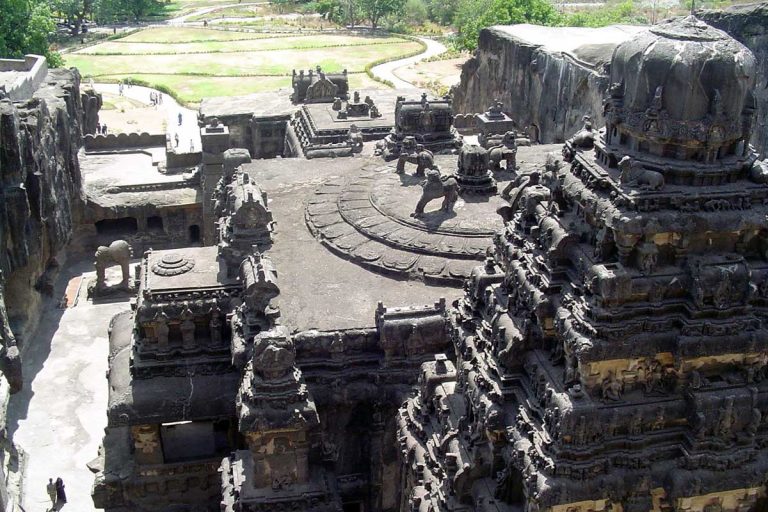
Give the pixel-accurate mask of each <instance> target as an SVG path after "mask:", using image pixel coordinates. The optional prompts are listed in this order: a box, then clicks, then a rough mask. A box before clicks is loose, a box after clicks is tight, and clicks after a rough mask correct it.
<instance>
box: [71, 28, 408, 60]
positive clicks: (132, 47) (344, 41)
mask: <svg viewBox="0 0 768 512" xmlns="http://www.w3.org/2000/svg"><path fill="white" fill-rule="evenodd" d="M219 32H222V33H224V34H229V33H231V32H225V31H219ZM126 39H128V38H126ZM123 41H124V40H118V41H110V42H106V43H102V44H99V45H96V46H92V47H90V48H85V49H83V50H80V51H78V52H75V53H76V54H77V55H99V54H106V55H116V54H122V55H147V54H170V55H173V54H179V53H215V52H230V53H235V52H247V51H255V52H257V51H267V50H284V49H297V50H298V49H303V48H317V47H330V46H368V45H382V44H399V43H410V42H411V41H409V40H407V39H401V38H398V37H387V38H381V37H359V36H346V35H330V34H329V35H323V34H307V35H304V36H279V37H274V36H272V37H269V36H268V35H267V34H265V37H261V38H251V39H245V40H234V41H207V42H200V43H135V42H123Z"/></svg>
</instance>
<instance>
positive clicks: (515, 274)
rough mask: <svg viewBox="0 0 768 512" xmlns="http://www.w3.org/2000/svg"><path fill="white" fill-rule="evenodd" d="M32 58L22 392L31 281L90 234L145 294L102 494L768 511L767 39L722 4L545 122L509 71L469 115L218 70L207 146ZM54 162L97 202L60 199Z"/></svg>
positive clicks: (620, 50)
mask: <svg viewBox="0 0 768 512" xmlns="http://www.w3.org/2000/svg"><path fill="white" fill-rule="evenodd" d="M28 61H29V62H31V63H33V64H35V63H36V64H35V65H36V66H37V67H38V68H40V70H39V74H40V77H38V78H39V80H37V81H36V82H35V81H27V82H23V83H24V84H25V87H24V88H20V87H16V88H8V89H7V90H6V92H5V96H6V97H5V99H2V100H0V107H1V108H0V114H2V116H3V117H2V121H3V122H2V123H0V139H2V141H3V146H2V147H1V148H0V157H2V158H0V165H2V166H3V167H2V171H3V179H4V181H3V187H4V189H3V190H4V192H3V196H2V197H3V198H6V200H8V198H11V199H14V198H15V199H14V201H15V202H14V203H13V204H19V205H21V204H24V205H27V206H26V208H27V209H28V210H29V209H30V208H31V210H29V215H27V220H26V221H25V220H24V218H23V216H18V215H9V214H8V213H7V212H6V211H5V210H3V211H0V214H1V215H0V221H2V224H0V228H3V229H6V228H4V226H9V227H8V228H7V229H6V231H7V232H8V233H10V235H8V237H6V238H8V239H13V240H24V236H23V233H33V232H40V233H44V234H45V236H44V238H45V240H48V241H47V242H46V248H47V249H45V250H47V251H51V255H48V256H46V258H40V259H39V261H38V260H34V258H32V257H33V256H34V255H35V253H34V250H31V249H30V250H29V251H28V252H29V254H26V253H25V254H21V253H20V252H19V251H20V249H19V247H21V246H20V245H19V244H16V245H14V246H13V247H14V248H15V249H14V251H15V252H14V251H8V252H7V254H8V255H9V258H10V259H8V261H7V262H6V260H5V259H0V268H1V269H2V270H3V272H5V273H7V276H6V281H5V301H6V303H8V308H7V310H6V307H5V306H3V301H2V299H3V295H2V293H1V292H3V288H0V327H2V330H0V334H2V336H0V342H2V343H0V356H2V357H0V363H2V364H0V369H1V370H2V371H3V373H4V375H5V379H6V381H7V383H6V382H0V387H2V389H0V391H2V392H3V393H4V394H7V393H10V392H15V391H17V390H18V389H19V387H20V386H21V382H22V379H21V371H20V370H19V368H20V363H19V355H18V354H19V349H18V347H17V341H16V339H15V338H14V334H13V333H12V332H11V327H13V326H20V325H21V321H20V320H19V318H21V312H20V310H19V307H18V306H17V305H15V304H17V303H18V301H19V295H18V293H19V290H22V289H24V286H23V285H24V283H27V284H28V283H29V282H36V284H35V288H36V289H38V288H39V289H42V290H45V289H47V288H52V285H50V283H49V281H50V280H51V279H52V278H51V277H50V276H49V277H48V278H45V276H46V275H48V274H47V273H50V272H54V267H55V265H53V263H50V262H51V260H53V262H55V259H54V258H53V255H54V253H55V251H56V250H59V249H60V248H61V247H63V246H64V244H65V239H66V238H67V236H66V235H67V234H71V235H72V236H73V239H74V240H76V241H77V243H78V244H81V245H82V246H83V247H86V248H88V251H89V252H88V255H87V258H88V261H93V260H95V266H96V278H90V279H91V282H90V283H88V285H87V286H83V287H82V288H83V292H82V297H80V295H78V297H80V299H79V300H82V301H86V302H87V303H88V304H93V305H96V304H102V303H115V302H120V301H122V303H124V306H125V307H124V308H123V309H122V310H121V311H122V312H120V313H119V314H117V315H116V316H114V318H112V319H111V321H110V322H109V326H108V337H109V350H108V353H109V356H108V363H109V370H108V372H107V375H106V380H105V382H104V386H105V387H107V388H108V404H107V410H106V416H107V426H106V429H105V431H104V437H103V440H102V443H101V446H100V448H99V451H98V454H96V453H94V454H92V455H93V456H94V457H95V459H94V460H92V461H91V462H90V463H89V464H88V468H89V469H90V470H91V471H92V472H93V474H94V475H95V478H94V483H93V488H92V499H93V504H94V505H95V507H96V508H98V509H104V510H107V511H109V512H150V511H151V512H166V511H167V512H171V511H174V512H181V511H184V512H202V511H214V510H215V511H218V512H256V511H258V512H273V511H275V512H289V511H291V512H449V511H452V512H470V511H473V512H474V511H478V512H609V511H611V512H651V511H653V512H662V511H664V512H666V511H677V512H746V511H756V512H760V511H766V510H768V488H767V487H766V485H767V484H768V425H766V423H768V325H766V324H767V323H768V159H766V160H761V159H760V155H758V153H757V152H756V150H755V149H754V147H753V146H752V145H750V140H751V139H752V135H753V133H752V132H753V127H754V126H755V115H756V114H755V113H756V111H758V110H759V109H760V108H762V106H761V104H760V102H759V101H758V99H757V97H756V93H755V84H756V81H757V80H758V77H759V76H760V75H759V71H758V68H759V65H758V64H759V63H758V62H757V59H756V58H755V56H754V54H753V53H752V52H751V51H750V50H749V49H748V48H747V47H745V46H744V45H742V44H741V43H740V42H738V41H737V40H735V39H733V38H732V37H731V36H730V35H728V34H727V33H726V32H723V31H721V30H719V29H715V28H713V27H712V26H710V25H707V24H706V23H704V22H702V21H700V20H699V19H697V18H696V17H693V16H689V17H685V18H678V19H672V20H668V21H664V22H661V23H659V24H657V25H654V26H652V27H649V28H647V29H644V30H641V29H639V28H638V29H637V30H634V29H633V30H631V31H627V33H626V34H625V37H624V38H623V40H622V41H619V42H615V44H614V49H613V52H612V57H611V59H610V63H609V65H608V63H606V66H605V70H607V73H608V75H609V76H608V77H607V79H608V80H609V85H608V86H607V87H605V88H604V89H605V91H606V92H605V94H604V97H603V101H602V109H601V111H599V112H586V111H585V112H578V113H577V114H576V113H574V114H573V115H574V116H575V115H577V118H578V119H580V120H581V124H582V125H583V126H582V128H581V129H579V130H578V131H576V132H575V133H573V134H571V135H570V136H569V137H568V138H567V140H564V141H563V140H562V139H561V142H560V143H558V144H547V145H544V144H537V143H536V142H537V141H536V137H532V136H531V135H530V133H532V132H531V131H528V132H527V133H526V129H525V128H523V127H521V126H519V125H518V121H517V120H516V115H515V112H514V111H509V109H508V107H505V105H507V106H508V105H509V104H510V102H509V100H508V98H504V97H502V96H499V99H498V100H495V101H493V102H492V103H491V102H489V105H488V109H487V111H486V112H484V113H481V112H475V113H467V112H462V113H461V115H456V112H455V111H454V109H455V105H456V104H455V103H453V102H454V99H455V96H454V97H453V98H452V97H443V98H435V97H432V96H430V95H428V94H426V93H424V92H423V91H421V90H417V89H413V90H397V91H386V90H361V91H355V90H351V89H350V88H349V81H348V77H347V73H346V71H345V72H343V73H336V74H326V73H324V72H323V71H322V69H321V68H319V67H318V68H316V69H314V70H308V71H306V72H305V71H298V72H294V74H293V78H292V91H287V92H286V91H281V92H280V93H279V94H278V93H269V94H267V93H258V94H254V95H249V96H242V97H234V98H212V99H206V100H204V101H203V103H202V105H201V107H200V112H199V128H200V144H199V146H200V147H199V148H197V150H196V151H195V150H193V149H194V146H195V145H194V144H192V146H193V148H192V149H190V151H189V152H188V153H187V152H184V151H182V149H180V148H177V147H176V146H177V145H174V144H173V143H172V141H171V139H170V137H165V136H163V135H160V134H158V135H151V134H146V133H144V134H130V135H125V136H103V135H93V131H94V127H95V124H96V120H97V116H98V109H99V106H100V104H101V98H100V96H99V95H98V94H96V93H94V92H92V91H89V92H88V93H83V94H79V92H78V91H79V89H78V88H79V75H78V74H77V72H65V71H55V72H51V73H50V74H49V75H48V78H47V79H45V80H44V79H43V78H44V74H45V73H47V70H46V69H43V68H42V64H40V63H39V62H38V61H35V59H34V58H30V59H28ZM9 62H10V61H9ZM22 64H23V63H21V61H19V62H16V63H12V66H11V64H9V66H11V67H13V70H12V71H13V76H12V77H13V79H14V80H15V79H16V77H17V74H18V73H22V71H18V70H17V68H18V69H21V68H22ZM534 64H535V63H531V65H530V66H529V67H530V68H531V71H530V72H531V73H534V72H535V69H533V68H534V67H535V66H534ZM541 66H544V67H546V66H545V64H541ZM466 69H467V68H465V71H466ZM486 71H487V70H482V72H483V73H485V72H486ZM27 73H32V71H27ZM68 73H69V74H68ZM2 76H3V75H0V78H1V77H2ZM8 76H11V75H8ZM8 80H10V78H9V79H8ZM57 80H58V82H57ZM46 81H47V83H48V85H47V86H45V85H42V84H44V83H45V82H46ZM38 82H39V83H38ZM9 83H10V82H9ZM57 84H58V85H57ZM8 87H10V86H8ZM35 87H37V89H35ZM27 89H28V90H27ZM4 90H5V89H4ZM457 94H459V96H461V95H462V94H463V95H466V94H467V91H458V93H457ZM30 95H32V96H30ZM25 98H26V99H25ZM30 98H32V100H30ZM25 102H26V103H25ZM67 112H69V113H70V114H67ZM67 115H71V116H72V119H73V121H71V122H67V121H66V119H69V118H68V117H67ZM56 116H58V117H59V118H61V119H59V121H58V122H57V124H55V126H58V127H59V128H58V131H56V130H53V129H52V128H51V126H53V125H52V124H51V123H52V121H51V119H52V118H54V117H56ZM38 119H39V120H40V121H39V123H40V124H41V126H44V127H46V128H45V129H47V130H49V133H48V135H47V136H46V137H40V140H39V141H38V140H37V139H34V138H30V137H29V136H28V135H23V136H22V135H20V134H21V131H22V128H23V130H26V132H24V133H34V129H33V128H34V126H33V124H34V122H37V120H38ZM62 119H63V120H64V121H62ZM526 128H530V127H526ZM41 129H42V128H40V127H38V131H39V130H41ZM83 134H86V135H83ZM478 134H479V138H475V135H478ZM531 139H534V140H533V141H532V140H531ZM80 140H82V141H84V142H83V144H84V146H83V147H79V146H78V145H77V144H78V143H77V141H80ZM66 141H70V142H66ZM35 144H38V145H40V146H41V147H44V148H47V149H45V151H49V152H50V153H51V155H53V156H51V157H50V158H46V159H43V160H41V161H40V162H41V163H40V165H39V166H38V167H34V166H33V167H30V166H29V165H26V164H23V163H22V161H23V159H24V155H28V154H32V153H34V152H35V151H37V150H35V149H34V148H33V146H34V145H35ZM56 144H58V146H56ZM67 144H70V145H67ZM54 146H56V147H58V148H59V150H60V148H62V147H64V148H67V152H66V154H65V155H63V156H62V155H60V154H58V153H56V151H59V150H57V149H56V147H54ZM763 156H765V155H763ZM120 162H128V163H129V164H128V165H131V166H134V165H135V172H134V173H133V174H131V173H119V172H114V171H113V170H112V169H114V168H118V167H119V165H123V164H120ZM25 165H26V166H25ZM36 165H37V164H36ZM45 165H53V166H54V167H55V168H56V169H59V170H60V173H59V174H56V176H57V177H56V178H55V179H52V180H50V182H45V180H49V178H48V176H49V174H50V173H52V172H53V171H52V170H50V169H48V168H47V167H45ZM115 166H117V167H115ZM142 166H143V167H142ZM6 169H11V170H12V171H13V173H11V172H6ZM81 171H82V172H81ZM57 172H58V171H57ZM25 173H27V174H25ZM24 176H26V178H25V177H24ZM40 180H42V181H40ZM81 180H82V182H81ZM131 180H133V181H131ZM142 180H145V181H144V182H142ZM56 183H61V184H63V185H66V187H64V186H63V185H62V186H61V187H59V189H60V190H61V197H60V198H58V199H57V200H58V203H57V204H58V206H57V208H59V209H61V208H64V206H66V207H68V208H70V209H71V212H75V211H78V212H79V213H78V214H77V215H76V214H74V213H71V212H70V213H71V215H69V214H68V215H69V216H64V215H62V214H60V212H59V210H55V211H48V210H46V209H47V208H48V209H49V207H48V206H45V205H48V204H52V203H51V202H52V201H53V202H55V201H54V198H48V193H47V192H44V191H46V190H48V189H49V188H52V186H53V184H56ZM65 189H66V190H65ZM81 192H82V193H81ZM8 204H11V203H8ZM40 205H43V206H40ZM38 208H42V209H43V210H45V211H38V210H37V209H38ZM56 212H58V213H56ZM44 218H51V219H54V220H56V223H57V224H55V225H54V224H50V226H53V227H50V228H45V226H46V224H45V223H44V222H43V221H42V220H41V219H44ZM25 222H26V223H27V224H25ZM51 222H53V221H51ZM30 223H31V224H30ZM30 226H32V227H30ZM56 226H58V227H56ZM54 228H55V229H54ZM46 229H47V231H46ZM35 230H37V231H35ZM3 233H4V231H3V230H2V229H0V234H3ZM4 236H5V235H4ZM41 236H42V235H41ZM0 242H2V243H3V244H5V243H6V241H5V240H0ZM30 244H31V242H29V243H27V245H25V246H24V247H27V246H29V247H33V245H30ZM3 247H5V246H4V245H3ZM41 250H42V249H41ZM46 254H47V253H46ZM30 255H32V256H30ZM1 257H2V258H5V255H2V256H1ZM25 258H27V259H25ZM30 258H32V259H31V260H30ZM90 258H93V260H91V259H90ZM28 260H29V261H38V263H40V265H39V268H38V267H34V265H32V266H30V264H29V263H28ZM43 261H48V262H49V263H48V264H47V267H46V266H45V265H43V264H42V263H41V262H43ZM25 265H26V267H25ZM23 268H26V269H27V271H28V272H32V270H30V269H34V268H37V269H38V270H39V271H40V272H39V273H40V276H39V279H37V281H35V280H34V279H32V278H30V277H29V275H27V274H24V273H20V272H21V271H20V270H19V269H23ZM43 269H45V270H44V272H43ZM25 272H26V271H25ZM32 273H34V272H32ZM30 275H31V274H30ZM77 293H78V294H79V293H80V292H79V291H78V292H77ZM11 299H14V300H11ZM29 304H30V305H29V310H31V309H32V307H33V306H35V304H32V303H29ZM62 307H64V308H66V307H70V306H68V305H67V301H66V300H65V301H64V304H63V305H62ZM71 307H74V306H71ZM77 307H79V306H77ZM114 311H116V310H113V311H112V313H110V316H111V315H112V314H114ZM28 320H29V319H28ZM32 320H34V319H31V320H30V321H32ZM105 325H106V321H105ZM17 330H19V329H18V328H17ZM105 336H107V333H105ZM19 344H20V345H23V343H21V342H20V343H19ZM6 388H7V389H6ZM4 450H7V448H4ZM2 455H3V457H4V456H5V455H6V452H5V451H4V452H3V453H2ZM6 466H7V465H6ZM6 466H4V467H6ZM0 501H2V502H3V504H4V503H5V502H6V501H7V496H6V489H5V487H4V486H0Z"/></svg>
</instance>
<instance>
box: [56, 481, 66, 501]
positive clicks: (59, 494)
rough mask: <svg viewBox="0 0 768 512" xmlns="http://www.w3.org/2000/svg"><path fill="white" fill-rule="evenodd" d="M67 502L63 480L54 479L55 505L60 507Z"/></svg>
mask: <svg viewBox="0 0 768 512" xmlns="http://www.w3.org/2000/svg"><path fill="white" fill-rule="evenodd" d="M66 502H67V493H66V492H64V480H62V479H61V477H59V478H57V479H56V506H57V507H58V508H61V507H62V505H64V504H65V503H66Z"/></svg>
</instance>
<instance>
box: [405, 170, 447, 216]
mask: <svg viewBox="0 0 768 512" xmlns="http://www.w3.org/2000/svg"><path fill="white" fill-rule="evenodd" d="M421 186H422V191H421V198H420V199H419V202H418V203H417V204H416V211H415V212H414V213H412V214H411V217H421V216H422V215H424V207H425V206H427V203H429V202H430V201H432V200H433V199H440V198H441V197H442V198H443V204H442V206H441V207H440V210H441V211H443V212H452V211H453V205H454V204H456V201H457V200H458V199H459V183H458V182H457V181H456V178H454V177H453V176H440V171H439V170H437V169H430V170H428V171H427V179H426V180H424V181H422V182H421Z"/></svg>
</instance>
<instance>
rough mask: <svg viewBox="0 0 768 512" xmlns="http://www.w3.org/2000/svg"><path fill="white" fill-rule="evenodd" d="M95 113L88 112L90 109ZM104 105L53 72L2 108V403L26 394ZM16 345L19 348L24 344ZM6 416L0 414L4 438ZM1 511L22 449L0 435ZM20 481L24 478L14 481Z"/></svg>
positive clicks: (67, 74) (75, 80) (70, 76)
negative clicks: (24, 358)
mask: <svg viewBox="0 0 768 512" xmlns="http://www.w3.org/2000/svg"><path fill="white" fill-rule="evenodd" d="M84 104H85V105H87V106H88V109H87V110H88V111H87V112H86V111H85V110H84V108H83V105H84ZM100 105H101V98H100V97H99V96H98V95H95V94H94V93H93V92H92V91H88V92H84V93H81V92H80V75H79V73H78V72H77V70H51V71H49V72H48V75H47V77H46V79H45V82H44V83H43V84H42V85H41V86H40V87H39V88H38V89H37V91H35V92H34V94H33V96H32V97H31V98H30V99H28V100H24V101H18V102H15V103H12V102H11V101H9V100H1V101H0V372H2V377H0V403H2V404H6V403H7V397H8V393H14V392H16V391H18V390H19V389H21V386H22V372H21V359H20V356H19V348H20V345H23V344H24V343H33V342H34V341H33V339H32V338H31V334H32V332H33V330H34V328H35V327H36V325H37V319H38V315H37V311H38V310H39V307H40V302H41V300H42V297H43V294H46V293H51V292H52V281H53V279H54V277H55V274H56V269H57V268H58V265H59V263H58V262H57V257H59V258H60V257H61V253H62V251H63V249H64V247H65V245H66V244H67V242H68V240H69V238H70V235H71V234H72V228H73V226H74V225H75V224H76V223H77V222H78V219H79V216H80V215H82V210H83V194H82V186H81V181H80V166H79V164H78V159H77V152H78V149H79V147H80V143H81V138H82V133H81V129H82V128H81V127H83V126H91V125H93V126H95V123H96V121H95V120H94V119H93V117H94V116H97V115H98V107H99V106H100ZM17 340H18V341H19V343H18V344H17ZM5 421H6V411H5V407H4V406H0V432H5ZM0 450H2V451H3V452H4V453H3V455H2V459H3V460H4V463H3V465H2V466H0V510H6V509H7V507H8V506H9V501H11V500H12V496H14V495H15V494H16V493H17V492H18V490H17V489H11V488H8V489H7V488H6V482H7V481H8V479H7V478H6V472H7V471H15V469H13V468H14V467H15V463H14V462H13V460H14V459H15V458H16V448H15V446H14V445H13V443H12V440H10V439H7V438H6V437H5V435H4V434H2V435H0ZM13 480H14V481H15V480H17V478H14V479H13Z"/></svg>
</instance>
